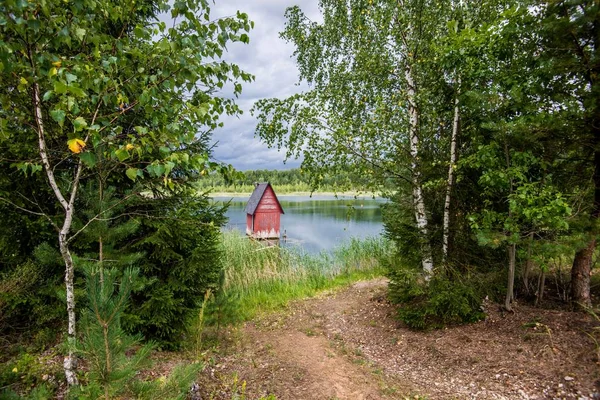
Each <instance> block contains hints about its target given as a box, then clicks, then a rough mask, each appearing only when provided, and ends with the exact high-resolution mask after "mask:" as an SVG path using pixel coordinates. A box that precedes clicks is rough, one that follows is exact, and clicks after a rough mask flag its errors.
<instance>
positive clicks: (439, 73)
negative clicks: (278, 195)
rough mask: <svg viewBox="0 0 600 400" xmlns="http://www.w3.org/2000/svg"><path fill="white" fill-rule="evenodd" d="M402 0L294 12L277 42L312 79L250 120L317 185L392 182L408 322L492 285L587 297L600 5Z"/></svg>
mask: <svg viewBox="0 0 600 400" xmlns="http://www.w3.org/2000/svg"><path fill="white" fill-rule="evenodd" d="M400 3H401V5H400ZM400 3H399V2H397V1H383V2H376V3H373V4H371V2H339V1H335V0H321V1H320V9H321V13H322V22H318V23H317V22H314V19H309V18H308V17H307V16H306V15H305V14H304V13H303V11H302V10H301V9H300V7H292V8H289V9H288V10H287V12H286V17H287V22H286V26H285V30H284V31H283V32H282V37H283V38H284V39H286V40H287V41H288V42H290V43H291V44H293V45H294V46H295V49H296V51H295V57H296V60H297V63H298V69H299V71H300V80H302V81H305V82H307V83H308V87H310V89H309V90H307V91H306V92H303V93H299V94H295V95H293V96H291V97H289V98H287V99H265V100H260V101H258V102H257V104H256V105H255V107H254V110H253V111H254V113H255V114H256V115H258V126H257V133H258V134H259V136H260V137H261V138H262V139H263V140H264V141H266V142H267V143H268V144H270V145H272V146H274V147H277V148H282V147H283V148H286V149H287V151H288V154H289V156H291V157H301V158H302V159H303V163H302V168H303V170H304V171H306V172H307V173H310V174H312V175H313V176H314V177H315V179H316V180H317V181H319V179H320V177H323V176H325V175H326V174H327V173H329V174H333V175H336V174H337V173H339V172H340V171H344V172H349V171H352V173H353V174H354V175H353V176H361V177H365V181H366V182H367V183H368V184H369V187H371V188H373V189H374V190H382V189H385V188H389V187H390V186H389V185H390V183H391V184H392V186H393V188H394V191H393V194H392V195H391V196H390V197H391V202H390V203H388V206H387V209H386V213H385V215H384V224H385V229H386V234H387V236H388V237H390V238H391V239H393V241H394V242H395V243H396V245H397V248H398V254H397V261H396V262H394V263H391V264H390V265H389V269H390V278H391V287H390V288H391V295H392V297H393V298H395V299H396V300H397V301H399V302H401V303H402V304H403V305H402V306H401V308H400V312H401V315H402V317H403V319H404V320H405V321H406V322H408V323H410V324H411V325H412V326H425V325H428V324H431V323H433V324H435V323H438V322H439V320H440V319H441V320H442V321H471V320H473V319H477V318H479V317H480V316H481V315H480V313H479V301H480V299H481V298H482V297H485V296H486V295H491V296H494V297H495V298H496V299H497V300H502V301H503V303H504V307H505V308H506V309H507V310H512V307H513V303H514V301H515V299H516V298H521V299H529V300H531V301H532V302H536V303H539V302H542V301H543V300H544V296H547V295H548V294H549V293H550V294H553V295H554V296H555V297H557V298H560V299H561V301H566V302H571V304H572V305H574V306H577V307H584V308H585V307H590V306H591V297H590V278H591V277H593V274H592V267H593V266H594V263H595V260H596V258H597V255H598V252H597V250H596V241H597V236H598V233H599V227H598V219H599V217H600V81H599V80H598V79H597V76H600V75H598V74H599V73H600V53H599V52H598V49H600V39H599V38H600V37H599V36H598V34H597V33H598V32H600V12H599V10H598V5H597V4H596V3H593V2H584V1H573V2H566V1H536V0H494V1H486V2H484V3H481V2H476V1H460V2H459V1H453V0H447V1H437V2H432V1H423V0H408V1H402V2H400ZM547 278H550V279H552V280H553V282H552V288H553V290H551V291H550V292H549V290H550V289H549V287H548V285H545V281H546V279H547Z"/></svg>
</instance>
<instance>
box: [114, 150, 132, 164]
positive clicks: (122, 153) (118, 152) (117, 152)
mask: <svg viewBox="0 0 600 400" xmlns="http://www.w3.org/2000/svg"><path fill="white" fill-rule="evenodd" d="M115 155H116V156H117V158H118V159H119V161H121V162H123V161H125V160H127V159H128V158H129V152H128V151H127V150H125V149H117V150H115Z"/></svg>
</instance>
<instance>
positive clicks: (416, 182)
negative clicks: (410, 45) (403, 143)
mask: <svg viewBox="0 0 600 400" xmlns="http://www.w3.org/2000/svg"><path fill="white" fill-rule="evenodd" d="M404 76H405V78H406V83H407V86H408V90H407V95H408V113H409V117H410V118H409V137H410V155H411V158H412V161H411V169H412V181H413V182H412V186H413V190H412V193H413V206H414V211H415V219H416V221H417V228H418V230H419V234H420V236H421V264H422V265H423V272H424V274H425V279H426V280H429V278H431V275H432V274H433V258H432V253H431V245H430V244H429V231H428V220H427V212H426V209H425V201H424V199H423V189H422V187H421V172H420V170H419V162H418V160H419V147H420V141H419V108H418V106H417V92H416V86H415V81H414V78H413V70H412V67H411V65H410V61H408V62H407V65H406V70H405V73H404Z"/></svg>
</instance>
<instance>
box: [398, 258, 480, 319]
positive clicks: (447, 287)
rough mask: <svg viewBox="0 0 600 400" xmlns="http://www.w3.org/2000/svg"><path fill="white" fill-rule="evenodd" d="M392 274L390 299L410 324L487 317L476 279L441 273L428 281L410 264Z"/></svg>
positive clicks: (399, 314) (400, 314)
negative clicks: (476, 287)
mask: <svg viewBox="0 0 600 400" xmlns="http://www.w3.org/2000/svg"><path fill="white" fill-rule="evenodd" d="M389 276H390V299H391V300H392V301H393V302H395V303H398V304H399V309H398V316H399V318H400V320H402V321H403V322H404V323H405V324H406V325H408V326H409V327H410V328H413V329H429V328H441V327H444V326H447V325H454V324H462V323H470V322H475V321H478V320H480V319H482V318H484V317H485V314H484V313H483V312H482V311H481V296H480V295H478V292H477V291H476V290H475V285H474V283H473V282H470V281H468V280H465V281H463V280H461V279H459V278H458V277H453V279H451V278H448V277H446V276H443V275H441V274H438V275H436V276H435V277H433V278H432V279H431V280H430V281H429V282H426V281H425V280H424V279H423V277H422V275H421V274H420V273H419V272H418V271H417V270H413V269H409V268H395V269H394V270H393V271H391V272H390V274H389Z"/></svg>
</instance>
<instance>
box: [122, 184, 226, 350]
mask: <svg viewBox="0 0 600 400" xmlns="http://www.w3.org/2000/svg"><path fill="white" fill-rule="evenodd" d="M146 207H147V208H148V210H147V213H148V214H149V215H152V216H156V217H155V218H145V219H143V220H142V221H141V224H140V227H139V230H138V231H137V232H136V236H135V238H134V239H132V243H131V244H130V245H129V246H128V247H127V248H125V249H123V251H132V252H139V253H143V254H144V255H145V256H144V257H142V258H141V259H140V260H139V261H138V262H137V263H136V266H137V267H139V269H140V274H141V277H142V278H144V279H145V285H144V288H143V290H139V291H137V292H136V291H134V292H133V293H132V296H131V307H130V308H129V309H128V311H127V313H126V314H125V315H124V316H123V326H124V327H125V328H126V329H127V330H128V331H129V332H131V333H138V332H139V333H141V334H142V335H144V337H145V338H146V339H153V340H155V341H156V342H157V343H158V345H159V347H161V348H168V349H173V348H178V347H179V346H180V345H181V344H182V342H183V339H184V338H185V333H186V330H187V327H188V326H189V324H190V322H191V320H192V319H193V318H194V317H195V315H196V313H197V311H198V309H199V308H200V307H201V305H202V300H203V298H204V293H206V291H207V290H208V289H216V287H217V286H218V281H219V275H220V272H221V269H222V264H221V251H220V248H219V242H220V235H221V233H220V227H221V226H222V225H223V224H224V222H225V217H224V212H225V210H224V209H223V208H220V207H215V206H212V205H211V204H210V203H209V201H208V199H207V198H206V197H189V196H185V195H184V194H181V195H179V196H174V197H171V198H168V199H162V200H159V199H154V200H152V201H151V202H149V204H147V205H146Z"/></svg>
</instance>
